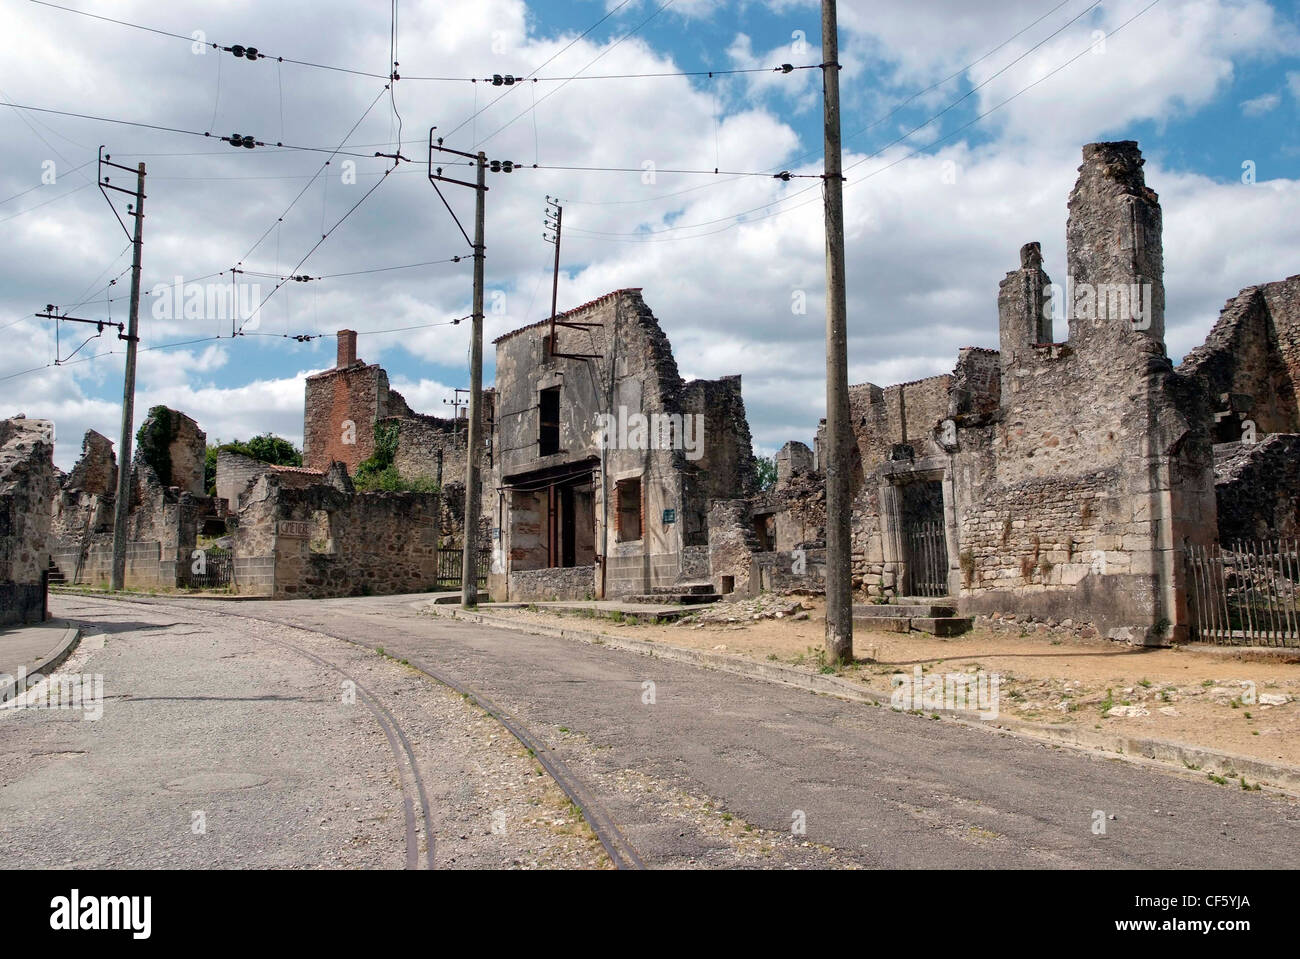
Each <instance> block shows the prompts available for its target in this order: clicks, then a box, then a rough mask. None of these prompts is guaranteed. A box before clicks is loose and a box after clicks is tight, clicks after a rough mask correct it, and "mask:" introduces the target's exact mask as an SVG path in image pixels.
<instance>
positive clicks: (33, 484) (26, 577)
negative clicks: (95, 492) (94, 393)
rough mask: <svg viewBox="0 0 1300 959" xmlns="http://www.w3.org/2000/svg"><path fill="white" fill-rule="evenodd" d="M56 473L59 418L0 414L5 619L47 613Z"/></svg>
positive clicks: (0, 613)
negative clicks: (56, 424) (0, 417)
mask: <svg viewBox="0 0 1300 959" xmlns="http://www.w3.org/2000/svg"><path fill="white" fill-rule="evenodd" d="M56 476H57V474H56V472H55V469H54V424H53V423H51V422H50V421H49V420H29V419H27V418H26V417H22V416H19V417H13V418H11V419H6V420H0V625H6V626H8V625H14V624H21V623H39V622H42V621H43V620H44V619H45V617H46V592H47V588H48V584H47V579H46V573H47V570H48V569H49V565H50V554H49V547H48V544H47V539H48V536H49V530H50V512H51V508H52V506H53V502H54V498H55V495H56V493H57V491H58V480H57V478H56Z"/></svg>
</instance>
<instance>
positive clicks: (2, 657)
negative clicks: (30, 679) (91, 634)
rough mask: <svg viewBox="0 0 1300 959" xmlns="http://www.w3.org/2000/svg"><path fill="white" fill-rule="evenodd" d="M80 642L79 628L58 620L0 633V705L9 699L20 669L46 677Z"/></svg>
mask: <svg viewBox="0 0 1300 959" xmlns="http://www.w3.org/2000/svg"><path fill="white" fill-rule="evenodd" d="M80 640H81V629H80V627H77V626H73V625H70V624H69V623H67V622H64V621H63V620H57V619H52V620H49V621H48V622H44V623H40V624H37V625H32V626H14V627H11V628H7V629H0V701H4V700H6V699H8V698H9V695H10V690H11V689H12V687H13V685H14V682H15V681H16V677H17V676H18V671H19V670H20V669H22V670H24V671H25V672H26V674H27V675H28V676H31V675H32V674H33V673H41V674H42V675H44V674H48V673H49V672H50V671H52V670H54V669H56V668H57V667H58V665H59V664H60V663H61V662H63V661H64V660H65V659H67V658H68V655H69V654H70V653H71V652H72V651H73V650H74V649H76V647H77V643H78V642H79V641H80Z"/></svg>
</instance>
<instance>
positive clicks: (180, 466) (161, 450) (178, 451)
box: [135, 406, 208, 496]
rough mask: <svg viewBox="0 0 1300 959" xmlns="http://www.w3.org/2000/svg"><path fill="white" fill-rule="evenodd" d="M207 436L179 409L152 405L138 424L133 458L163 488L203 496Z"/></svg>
mask: <svg viewBox="0 0 1300 959" xmlns="http://www.w3.org/2000/svg"><path fill="white" fill-rule="evenodd" d="M207 449H208V437H207V434H206V433H204V432H203V431H202V430H201V429H199V424H198V423H196V422H195V421H194V420H193V419H191V418H190V417H188V416H186V415H185V414H184V413H181V412H179V411H178V410H173V409H169V408H168V407H166V406H155V407H154V408H153V409H151V410H150V411H149V415H148V416H147V417H145V420H144V422H143V423H142V424H140V430H139V432H138V434H137V445H136V453H135V458H136V461H137V464H138V463H145V464H148V466H149V467H150V469H151V470H152V471H153V474H154V475H155V476H156V477H157V480H158V482H159V483H160V484H161V485H162V486H174V487H176V488H177V489H180V490H182V491H184V492H187V493H192V494H193V495H195V496H203V495H205V494H206V493H207V489H206V488H205V487H204V484H203V472H204V465H205V462H206V458H207Z"/></svg>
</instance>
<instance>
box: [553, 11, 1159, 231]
mask: <svg viewBox="0 0 1300 959" xmlns="http://www.w3.org/2000/svg"><path fill="white" fill-rule="evenodd" d="M1159 3H1160V0H1151V2H1150V3H1148V4H1147V5H1146V6H1145V7H1143V8H1142V9H1141V10H1139V11H1138V12H1137V13H1135V14H1134V15H1133V16H1131V17H1129V18H1128V19H1127V20H1125V21H1124V22H1123V23H1121V24H1120V25H1119V26H1117V27H1116V28H1115V29H1114V30H1112V31H1110V33H1109V34H1108V36H1110V37H1114V36H1115V35H1116V34H1118V33H1119V32H1120V31H1122V30H1123V29H1124V28H1125V27H1127V26H1129V24H1131V23H1133V22H1134V21H1135V20H1137V19H1138V18H1139V17H1141V16H1142V15H1143V14H1145V13H1146V12H1147V11H1149V10H1150V9H1152V8H1153V7H1155V6H1156V5H1157V4H1159ZM1091 52H1092V45H1091V44H1089V45H1088V46H1087V47H1085V48H1084V49H1082V50H1080V51H1079V52H1078V53H1077V54H1075V55H1074V56H1073V57H1071V58H1070V59H1068V60H1066V61H1065V62H1064V63H1062V64H1060V65H1059V66H1057V67H1055V68H1054V69H1053V70H1051V71H1050V72H1048V73H1046V74H1044V75H1043V76H1041V77H1039V78H1038V79H1037V80H1034V81H1033V82H1031V83H1029V84H1026V85H1025V86H1024V87H1021V88H1020V89H1019V90H1017V91H1016V92H1015V93H1013V94H1012V95H1011V96H1009V97H1007V98H1006V99H1005V100H1002V101H1001V102H999V103H997V104H995V105H993V106H992V107H990V108H989V109H987V110H985V111H984V112H983V113H981V114H979V115H978V116H976V117H974V118H973V119H971V120H969V121H967V122H966V123H964V124H962V125H961V126H959V127H958V128H957V129H955V130H953V131H952V132H950V133H947V134H945V135H944V136H942V137H940V138H939V139H937V140H934V141H932V142H930V143H928V144H926V145H925V146H922V147H917V148H916V149H915V150H912V151H911V152H910V153H907V154H905V155H903V156H901V157H898V158H897V159H895V160H892V161H890V162H889V163H888V164H886V165H885V166H883V167H880V168H879V169H876V170H872V171H871V172H870V173H867V174H865V175H863V176H860V177H858V178H857V179H855V180H850V181H849V182H848V183H847V184H845V186H846V188H847V187H850V186H854V185H855V184H858V183H861V182H863V181H864V180H869V179H871V178H872V177H874V176H876V175H878V174H880V173H883V172H885V171H886V170H889V169H891V168H893V167H895V166H897V165H898V164H900V163H903V162H905V161H906V160H910V159H912V158H913V157H916V156H919V155H921V154H922V153H924V152H926V150H928V149H931V148H933V147H934V146H936V145H938V144H941V143H946V142H947V141H949V140H951V139H952V138H953V137H955V136H957V135H958V134H959V133H962V132H963V131H965V130H967V129H969V128H970V127H972V126H974V125H975V124H976V123H979V122H980V121H981V120H983V119H985V118H986V117H988V116H990V115H991V114H993V113H995V112H996V111H998V110H1000V109H1001V108H1002V107H1004V106H1006V105H1007V104H1008V103H1010V102H1012V101H1013V100H1015V99H1017V98H1018V97H1020V96H1021V95H1023V94H1025V93H1027V92H1028V91H1030V90H1032V89H1033V88H1034V87H1036V86H1038V85H1039V84H1040V83H1043V82H1045V81H1047V80H1049V79H1051V78H1052V77H1054V76H1056V75H1057V74H1058V73H1060V72H1061V71H1062V70H1065V69H1066V68H1067V67H1069V66H1070V65H1071V64H1073V63H1075V62H1077V61H1078V60H1080V59H1082V58H1083V57H1085V56H1087V55H1088V54H1090V53H1091ZM931 119H932V120H933V119H934V118H931ZM929 122H930V121H926V123H923V124H921V126H919V127H916V128H914V129H913V131H912V133H915V132H916V130H919V129H921V128H923V127H924V126H926V125H928V123H929ZM910 135H911V133H909V134H906V135H904V136H903V137H901V138H899V139H898V140H895V141H893V142H892V143H890V144H888V145H886V146H884V147H882V148H881V149H879V150H877V151H875V152H874V153H871V154H869V155H867V156H865V157H862V158H861V159H859V160H856V161H855V162H853V163H851V164H849V165H848V166H847V167H845V168H844V172H846V173H847V172H848V171H849V170H852V169H854V168H855V167H858V166H861V165H862V164H863V163H866V162H867V161H868V160H872V159H874V158H876V157H878V156H880V154H881V153H883V152H884V151H885V150H887V149H889V148H890V147H891V146H894V145H896V144H897V143H899V142H900V141H901V140H903V139H906V138H907V137H908V136H910ZM816 189H817V186H816V185H813V186H808V187H804V188H803V189H801V190H796V191H794V192H793V193H791V194H788V195H787V196H784V197H779V198H777V199H774V200H771V201H769V202H768V203H765V204H762V205H761V206H757V207H753V208H751V209H749V210H745V211H742V212H741V213H736V214H731V215H729V216H726V217H718V218H716V219H713V220H706V221H702V222H700V223H693V224H688V225H686V226H682V227H667V228H665V229H663V230H651V231H642V232H640V233H602V232H600V231H595V230H582V229H580V228H576V227H574V228H566V230H569V231H570V232H573V233H576V234H578V235H581V236H582V237H583V238H584V239H597V238H598V239H601V240H602V241H608V240H613V241H615V242H629V243H649V242H659V243H667V242H674V241H677V240H696V239H702V238H704V237H706V236H714V235H716V234H718V233H723V232H726V231H727V230H730V229H732V228H733V227H736V226H741V225H749V224H751V223H758V222H760V221H762V220H766V219H771V218H773V217H776V216H782V215H784V214H786V213H790V212H792V211H794V210H797V209H799V208H801V207H805V206H808V205H810V204H812V203H816V202H819V200H820V197H813V198H811V199H808V200H805V201H804V202H802V203H798V204H795V205H794V206H790V207H786V208H785V209H781V210H770V208H771V207H773V206H776V205H777V204H780V203H785V202H787V201H788V200H791V199H794V198H795V197H797V196H802V195H804V194H807V193H810V192H812V191H813V190H816ZM765 210H766V211H768V212H765V213H763V214H762V215H760V216H756V217H754V218H753V219H752V220H745V221H743V223H742V221H740V220H739V219H738V218H739V217H743V216H748V215H749V214H751V213H758V212H759V211H765ZM718 223H726V226H723V227H721V228H720V229H717V230H711V231H708V232H706V233H700V234H696V235H691V236H671V237H662V238H660V237H658V236H657V234H663V233H671V232H674V231H676V230H679V229H683V230H685V229H694V228H696V227H701V226H712V225H715V224H718ZM638 237H639V239H638Z"/></svg>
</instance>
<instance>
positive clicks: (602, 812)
mask: <svg viewBox="0 0 1300 959" xmlns="http://www.w3.org/2000/svg"><path fill="white" fill-rule="evenodd" d="M64 595H79V596H81V597H83V598H87V599H95V600H102V601H104V602H111V603H135V604H138V605H142V606H156V607H162V608H167V609H184V610H187V611H190V612H200V613H210V614H213V615H217V616H223V617H227V618H230V619H240V620H245V621H247V622H252V623H260V624H264V625H269V626H275V627H279V628H282V629H292V630H299V631H301V632H304V633H309V634H311V635H316V636H324V637H328V638H329V639H334V640H339V641H342V642H345V643H350V644H351V645H353V646H358V647H361V648H363V649H366V650H368V651H370V652H373V653H375V654H376V655H382V653H381V652H380V649H381V647H380V646H379V645H378V644H371V643H369V642H365V641H362V640H358V639H355V638H353V637H352V636H346V635H343V634H341V633H338V632H333V631H331V630H329V629H327V628H324V627H322V626H319V625H311V626H307V625H302V624H298V623H293V622H288V621H286V620H282V619H274V618H271V617H263V616H253V615H250V614H249V613H245V612H239V611H232V610H228V609H217V608H214V607H213V604H212V603H210V602H209V601H200V603H201V605H195V604H193V603H185V602H171V601H166V600H158V599H152V598H147V597H118V596H112V597H108V596H103V595H101V594H98V593H80V594H77V593H71V592H67V593H64ZM255 638H257V639H260V640H262V641H264V642H267V643H271V644H273V645H279V646H283V647H285V648H288V649H291V650H293V651H294V652H296V653H299V654H300V655H302V656H304V657H306V658H308V659H310V660H312V661H314V662H316V663H317V664H318V665H322V666H325V667H327V668H329V669H332V670H334V671H335V672H337V673H339V674H340V675H343V676H345V677H346V678H347V679H348V680H350V681H351V682H353V683H355V684H356V689H357V695H358V698H360V699H362V701H363V702H365V704H366V706H367V708H369V709H370V710H371V713H372V714H373V715H374V716H375V719H376V722H378V723H379V725H380V727H381V728H382V729H383V731H384V735H385V736H386V737H387V739H388V742H389V746H390V748H391V750H392V752H393V755H394V759H395V761H396V764H397V768H398V775H399V781H400V783H401V787H402V794H403V805H404V807H405V820H406V836H407V868H408V869H417V868H420V866H419V848H418V833H417V830H416V829H415V822H416V817H415V810H414V806H415V805H416V803H417V802H418V804H419V806H420V808H421V811H422V817H423V821H424V825H425V834H426V836H427V837H428V842H427V844H426V847H427V848H426V863H427V865H426V866H425V868H428V869H432V868H434V833H433V829H432V825H431V813H430V809H429V804H428V800H427V790H426V789H425V786H424V781H423V779H421V777H420V772H419V765H418V763H417V762H416V758H415V754H414V751H413V749H412V747H411V744H410V741H409V740H408V738H407V737H406V734H405V733H404V732H403V731H402V727H401V724H400V723H399V722H398V721H397V719H396V717H394V716H393V714H392V712H391V711H389V710H388V708H387V707H386V706H384V704H383V703H382V702H381V701H380V700H379V699H378V697H376V696H375V695H374V693H372V692H370V691H369V690H366V689H365V688H364V687H363V686H362V685H361V683H360V682H359V681H358V680H357V679H356V678H355V677H353V676H351V675H350V674H348V673H347V671H346V670H344V669H342V668H341V667H339V666H337V665H335V664H333V663H331V662H329V661H328V660H326V659H324V658H322V657H320V656H317V655H316V654H315V653H312V652H310V651H308V650H305V649H302V648H301V647H299V646H297V645H295V644H293V643H291V642H288V641H287V640H277V639H270V638H269V637H265V636H256V637H255ZM403 665H407V666H409V667H410V668H411V669H413V670H415V671H416V672H418V673H419V674H420V675H422V676H424V677H426V678H427V679H429V680H432V681H433V682H436V683H438V684H440V685H442V686H446V687H447V688H449V689H451V690H454V691H455V692H457V693H459V694H460V695H461V696H463V697H464V698H465V699H466V700H468V701H469V702H471V703H473V704H474V705H475V706H477V707H478V708H479V709H481V710H483V712H485V713H486V714H487V715H488V716H490V717H491V718H492V719H494V720H495V721H496V722H498V723H500V724H501V725H502V726H503V727H505V729H506V731H507V732H509V733H510V735H512V736H513V737H514V738H515V739H516V740H517V741H518V742H519V743H520V744H521V745H522V746H523V747H524V748H525V749H527V750H528V753H529V755H530V756H531V757H532V758H533V759H535V760H536V761H537V763H538V764H539V765H540V766H541V767H542V768H543V769H544V770H545V771H546V772H547V774H548V775H550V777H551V779H552V780H554V782H555V784H556V785H557V786H559V788H560V790H561V791H562V792H563V793H564V794H565V796H567V797H568V799H569V801H570V802H571V803H573V805H574V806H575V807H576V808H577V809H578V810H579V812H581V813H582V816H583V818H584V819H585V820H586V822H587V825H588V826H590V827H591V830H592V832H594V833H595V834H596V838H597V839H598V840H599V841H600V844H601V846H602V847H603V848H604V850H605V853H606V855H608V856H609V858H610V861H611V862H612V863H613V864H614V866H615V868H617V869H631V870H636V869H644V868H646V866H645V863H644V861H643V860H642V859H641V856H640V854H639V853H638V852H637V850H636V848H635V847H634V846H633V845H632V843H631V842H629V841H628V839H627V837H626V836H624V835H623V833H622V831H621V830H620V829H619V828H618V825H617V823H615V821H614V819H613V817H612V816H611V815H610V814H609V812H608V811H607V810H606V809H605V808H604V807H603V806H602V805H601V804H600V803H599V802H598V801H597V800H596V798H595V796H594V795H593V794H592V792H591V790H590V789H588V788H587V786H586V785H585V784H584V783H583V782H582V780H581V779H579V778H578V777H577V776H576V775H575V774H574V773H573V771H572V770H571V769H570V768H569V766H568V765H567V764H566V763H565V762H564V761H563V760H562V759H561V758H560V757H559V756H558V755H556V754H555V753H554V752H553V751H552V750H551V749H550V747H548V746H547V745H546V743H545V742H544V741H543V740H542V739H541V738H540V737H538V736H537V735H535V734H534V733H533V732H532V731H531V730H529V729H528V727H527V726H526V725H524V723H523V722H521V721H520V720H519V719H518V718H516V717H514V716H512V715H511V714H510V713H508V712H506V711H504V710H503V709H501V708H500V707H498V706H497V705H496V704H495V703H494V702H493V701H492V700H490V699H488V698H487V696H485V695H484V694H482V693H481V692H479V691H477V690H475V689H473V688H471V687H469V686H467V685H465V684H464V683H461V682H458V681H457V680H455V679H453V678H451V677H450V676H447V675H444V674H442V673H441V671H439V670H436V669H431V668H426V667H423V666H417V665H415V664H414V663H403Z"/></svg>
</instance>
